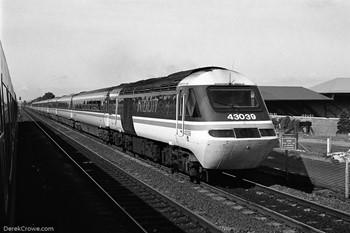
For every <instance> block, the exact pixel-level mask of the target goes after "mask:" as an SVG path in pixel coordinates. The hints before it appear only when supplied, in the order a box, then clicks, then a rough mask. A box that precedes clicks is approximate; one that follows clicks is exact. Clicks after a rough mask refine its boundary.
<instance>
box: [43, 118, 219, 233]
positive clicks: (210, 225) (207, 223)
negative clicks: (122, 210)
mask: <svg viewBox="0 0 350 233" xmlns="http://www.w3.org/2000/svg"><path fill="white" fill-rule="evenodd" d="M41 120H42V121H44V122H45V123H46V124H47V125H49V126H50V127H52V128H53V126H52V125H50V124H49V123H48V122H47V121H46V120H43V119H41ZM39 127H40V126H39ZM66 128H67V129H69V130H72V128H70V127H66ZM76 133H78V134H80V135H83V136H84V137H87V136H86V135H84V134H82V133H81V132H76ZM45 134H46V133H45ZM60 134H63V135H64V136H65V137H67V138H69V139H70V140H72V141H76V140H75V139H73V138H72V137H70V136H69V135H67V134H65V133H63V132H60ZM88 138H89V139H92V137H88ZM96 142H97V143H99V144H100V145H102V146H106V144H104V143H101V142H100V141H96ZM79 145H80V146H81V147H83V148H84V149H85V150H87V151H89V153H92V154H94V155H95V156H97V157H99V158H100V159H102V160H103V161H105V162H107V163H108V164H110V165H112V166H114V167H117V168H118V169H119V170H121V171H122V172H123V173H125V175H126V176H128V177H129V178H130V179H132V180H134V181H136V182H137V183H140V184H141V185H143V186H144V187H146V188H147V189H149V190H151V191H152V192H153V193H155V194H156V195H157V196H159V197H161V198H162V199H163V200H164V201H166V202H168V203H169V204H171V206H173V207H174V208H176V209H178V210H180V211H182V212H183V213H184V214H185V215H187V216H188V217H190V218H192V219H195V220H196V221H198V222H199V223H200V224H201V225H202V226H203V227H205V228H206V229H207V230H209V231H210V232H213V233H222V232H223V231H222V229H220V228H219V227H218V226H216V225H215V224H213V223H211V222H210V221H208V220H206V219H205V218H203V217H202V216H200V215H198V214H196V213H194V212H193V211H191V210H190V209H188V208H187V207H185V206H183V205H181V204H180V203H178V202H177V201H175V200H174V199H172V198H170V197H167V196H165V195H164V194H162V193H161V192H159V191H158V190H156V189H154V188H153V187H151V186H150V185H148V184H146V183H145V182H143V181H141V180H139V179H137V178H135V177H133V176H132V175H131V174H129V173H128V172H127V171H126V170H124V169H123V168H121V167H119V166H117V165H116V164H114V163H112V162H111V161H109V160H107V159H106V158H104V157H102V156H101V155H99V154H97V153H96V152H94V151H93V150H91V149H90V148H88V147H86V146H85V145H82V144H80V143H79ZM57 146H59V145H57ZM117 152H118V153H121V154H122V152H121V151H119V150H117ZM77 166H79V165H78V164H77ZM79 167H80V166H79ZM84 173H86V172H85V171H84ZM86 174H87V173H86ZM87 175H88V174H87ZM88 176H89V175H88ZM89 177H90V176H89ZM91 179H93V178H91ZM99 187H101V186H99ZM101 188H102V187H101ZM103 191H104V192H105V193H106V191H105V190H103ZM106 194H107V193H106ZM108 197H109V198H111V199H112V201H113V202H115V201H114V200H113V197H111V196H110V195H109V194H108ZM145 232H147V231H145Z"/></svg>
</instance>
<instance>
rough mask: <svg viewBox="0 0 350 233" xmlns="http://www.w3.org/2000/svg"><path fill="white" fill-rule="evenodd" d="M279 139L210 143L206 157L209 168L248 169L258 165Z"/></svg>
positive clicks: (205, 160)
mask: <svg viewBox="0 0 350 233" xmlns="http://www.w3.org/2000/svg"><path fill="white" fill-rule="evenodd" d="M277 143H278V139H276V138H273V139H260V140H256V139H255V140H234V141H226V142H217V143H214V142H212V143H210V144H208V147H207V152H208V153H206V156H205V158H204V164H205V165H204V166H205V167H207V168H208V169H247V168H255V167H258V166H259V165H260V164H261V163H262V162H263V161H264V160H265V159H266V157H267V156H268V155H269V153H270V152H271V151H272V150H273V148H274V147H275V146H276V144H277Z"/></svg>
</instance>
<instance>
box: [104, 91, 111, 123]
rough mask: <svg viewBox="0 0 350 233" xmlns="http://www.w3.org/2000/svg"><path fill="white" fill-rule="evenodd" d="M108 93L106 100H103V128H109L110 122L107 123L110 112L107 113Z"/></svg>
mask: <svg viewBox="0 0 350 233" xmlns="http://www.w3.org/2000/svg"><path fill="white" fill-rule="evenodd" d="M109 104H110V103H109V92H108V93H107V95H106V98H105V99H104V100H103V123H104V126H105V128H109V126H110V122H109V116H110V115H111V114H110V111H109Z"/></svg>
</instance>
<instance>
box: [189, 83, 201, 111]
mask: <svg viewBox="0 0 350 233" xmlns="http://www.w3.org/2000/svg"><path fill="white" fill-rule="evenodd" d="M186 116H189V117H200V116H201V114H200V111H199V107H198V103H197V99H196V96H195V93H194V91H193V89H192V88H191V89H190V90H189V94H188V99H187V103H186Z"/></svg>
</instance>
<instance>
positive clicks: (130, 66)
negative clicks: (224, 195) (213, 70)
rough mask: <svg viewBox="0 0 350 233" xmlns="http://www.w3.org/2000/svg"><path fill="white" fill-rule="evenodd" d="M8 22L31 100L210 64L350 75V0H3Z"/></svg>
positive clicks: (258, 72)
mask: <svg viewBox="0 0 350 233" xmlns="http://www.w3.org/2000/svg"><path fill="white" fill-rule="evenodd" d="M0 24H1V41H2V45H3V47H4V50H5V55H6V57H7V63H8V66H9V69H10V72H11V77H12V80H13V83H14V87H15V89H16V92H17V95H18V96H21V97H22V99H25V100H31V99H34V98H36V97H38V96H42V95H43V94H44V93H45V92H53V93H54V94H55V95H56V96H59V95H63V94H69V93H73V92H79V91H83V90H91V89H96V88H102V87H107V86H112V85H118V84H120V83H123V82H130V81H136V80H140V79H145V78H151V77H160V76H165V75H168V74H170V73H173V72H177V71H181V70H186V69H191V68H196V67H202V66H222V67H225V68H232V66H233V69H234V70H236V71H238V72H240V73H243V74H245V75H246V76H248V77H250V78H251V79H252V80H253V81H255V82H256V83H257V84H259V85H295V86H304V87H311V86H314V85H317V84H319V83H321V82H324V81H327V80H330V79H333V78H336V77H350V1H348V0H266V1H261V0H220V1H214V0H176V1H175V0H174V1H171V0H1V21H0Z"/></svg>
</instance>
